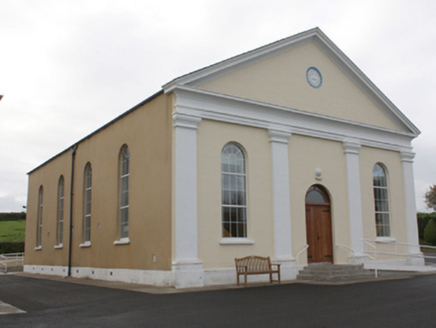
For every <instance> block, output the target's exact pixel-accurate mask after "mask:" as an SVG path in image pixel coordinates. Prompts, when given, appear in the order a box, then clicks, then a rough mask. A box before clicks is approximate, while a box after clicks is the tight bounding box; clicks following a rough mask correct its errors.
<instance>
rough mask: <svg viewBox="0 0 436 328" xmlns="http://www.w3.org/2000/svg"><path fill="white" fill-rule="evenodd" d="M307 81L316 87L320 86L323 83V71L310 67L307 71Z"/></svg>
mask: <svg viewBox="0 0 436 328" xmlns="http://www.w3.org/2000/svg"><path fill="white" fill-rule="evenodd" d="M306 78H307V82H309V84H310V85H311V86H312V87H314V88H319V87H320V86H321V84H322V75H321V72H320V71H319V70H318V69H317V68H316V67H309V68H308V69H307V72H306Z"/></svg>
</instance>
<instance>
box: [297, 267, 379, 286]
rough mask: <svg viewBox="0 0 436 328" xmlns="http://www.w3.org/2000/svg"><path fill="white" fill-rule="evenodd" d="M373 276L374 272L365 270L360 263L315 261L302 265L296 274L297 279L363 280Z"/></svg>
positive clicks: (327, 280)
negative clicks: (339, 263) (305, 265)
mask: <svg viewBox="0 0 436 328" xmlns="http://www.w3.org/2000/svg"><path fill="white" fill-rule="evenodd" d="M373 278H374V272H371V271H369V270H365V269H364V268H363V265H362V264H343V265H338V264H331V263H315V264H310V265H308V266H307V267H304V269H303V270H302V271H300V273H299V274H298V276H297V280H299V281H326V282H337V281H363V280H370V279H373Z"/></svg>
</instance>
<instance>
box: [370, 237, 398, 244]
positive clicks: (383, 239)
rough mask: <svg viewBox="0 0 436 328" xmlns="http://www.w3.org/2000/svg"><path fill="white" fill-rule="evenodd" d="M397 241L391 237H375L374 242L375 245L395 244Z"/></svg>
mask: <svg viewBox="0 0 436 328" xmlns="http://www.w3.org/2000/svg"><path fill="white" fill-rule="evenodd" d="M396 241H397V239H396V238H392V237H376V238H375V242H376V243H395V242H396Z"/></svg>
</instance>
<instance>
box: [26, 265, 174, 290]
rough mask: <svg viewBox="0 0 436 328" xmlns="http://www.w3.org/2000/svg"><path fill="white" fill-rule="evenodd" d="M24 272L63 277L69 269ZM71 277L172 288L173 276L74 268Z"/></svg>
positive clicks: (46, 267) (32, 268) (29, 268)
mask: <svg viewBox="0 0 436 328" xmlns="http://www.w3.org/2000/svg"><path fill="white" fill-rule="evenodd" d="M23 271H24V272H27V273H35V274H47V275H56V276H62V277H66V276H67V275H68V267H62V266H49V265H25V266H24V268H23ZM71 276H72V277H74V278H90V279H99V280H107V281H121V282H127V283H134V284H143V285H151V286H161V287H162V286H172V274H171V272H170V271H157V270H131V269H102V268H83V267H72V268H71Z"/></svg>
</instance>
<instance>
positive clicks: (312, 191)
mask: <svg viewBox="0 0 436 328" xmlns="http://www.w3.org/2000/svg"><path fill="white" fill-rule="evenodd" d="M306 203H326V204H329V203H330V200H329V198H328V195H327V193H326V191H325V190H324V189H323V188H322V187H320V186H317V185H313V186H312V187H310V188H309V190H307V193H306Z"/></svg>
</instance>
